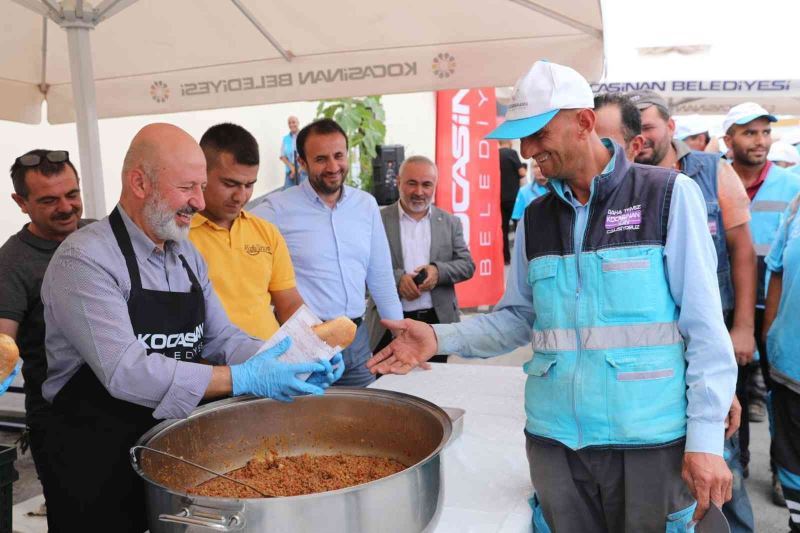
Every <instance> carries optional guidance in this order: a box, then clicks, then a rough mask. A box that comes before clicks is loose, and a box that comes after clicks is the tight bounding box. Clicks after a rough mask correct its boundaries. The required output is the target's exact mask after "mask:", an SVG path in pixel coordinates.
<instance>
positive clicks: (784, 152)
mask: <svg viewBox="0 0 800 533" xmlns="http://www.w3.org/2000/svg"><path fill="white" fill-rule="evenodd" d="M767 159H769V160H770V161H785V162H787V163H793V164H795V165H800V154H798V153H797V149H796V148H795V147H794V146H792V145H791V144H789V143H787V142H786V141H775V142H774V143H772V146H771V147H770V149H769V154H767Z"/></svg>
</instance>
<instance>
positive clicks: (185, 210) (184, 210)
mask: <svg viewBox="0 0 800 533" xmlns="http://www.w3.org/2000/svg"><path fill="white" fill-rule="evenodd" d="M177 213H178V214H179V215H188V216H191V215H194V214H195V213H197V209H195V208H194V207H192V206H190V205H187V206H184V207H181V208H180V209H178V211H177Z"/></svg>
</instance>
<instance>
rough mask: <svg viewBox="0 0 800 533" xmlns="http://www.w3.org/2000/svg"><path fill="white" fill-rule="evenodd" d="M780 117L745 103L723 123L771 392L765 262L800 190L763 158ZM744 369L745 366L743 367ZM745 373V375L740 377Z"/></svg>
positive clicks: (776, 493) (743, 393) (745, 436)
mask: <svg viewBox="0 0 800 533" xmlns="http://www.w3.org/2000/svg"><path fill="white" fill-rule="evenodd" d="M777 120H778V119H777V118H775V117H774V116H773V115H771V114H770V113H769V112H768V111H767V110H766V109H764V108H763V107H761V106H760V105H758V104H756V103H754V102H745V103H743V104H739V105H737V106H734V107H732V108H731V109H730V111H728V114H727V115H726V116H725V120H724V121H723V125H722V127H723V130H724V131H725V137H724V141H725V145H726V146H728V147H730V150H731V153H732V155H733V168H734V170H735V171H736V173H737V174H738V175H739V179H741V180H742V184H743V185H744V187H745V190H746V191H747V195H748V197H749V198H750V214H751V219H750V233H751V234H752V236H753V246H754V247H755V250H756V256H757V261H758V275H757V278H756V281H757V289H756V309H755V337H756V345H757V348H758V354H759V364H760V367H761V373H762V374H763V376H764V382H765V384H766V386H767V389H770V388H771V381H770V377H769V354H768V353H767V349H766V345H765V343H764V342H763V336H762V331H763V324H764V303H765V298H766V282H767V269H766V263H765V261H764V260H765V258H766V256H767V255H768V254H769V251H770V248H771V246H772V244H773V242H774V240H775V237H776V235H777V232H778V227H779V226H780V218H781V214H782V213H783V211H784V210H785V209H786V207H787V206H788V205H789V202H791V201H792V199H793V198H794V197H795V195H797V193H798V192H800V176H797V175H795V174H793V173H791V172H788V171H787V170H785V169H783V168H781V167H779V166H778V165H775V164H773V163H772V162H771V161H769V159H768V158H767V155H768V153H769V149H770V147H771V145H772V127H771V123H772V122H776V121H777ZM745 368H748V367H743V369H745ZM742 374H744V375H742ZM748 378H749V375H748V374H747V373H746V372H743V373H740V376H739V382H740V386H739V387H738V388H737V394H738V396H739V401H740V402H741V403H742V432H741V435H740V440H741V451H742V460H743V462H744V463H746V461H747V460H748V459H749V450H748V448H749V429H748V425H749V420H748V415H747V413H748V412H749V407H750V398H749V395H748V393H747V388H746V387H742V386H741V384H742V383H747V381H748ZM772 490H773V497H772V498H773V501H774V502H775V503H778V504H782V503H783V496H782V494H781V487H780V484H779V483H778V480H777V478H776V477H775V475H774V474H773V480H772Z"/></svg>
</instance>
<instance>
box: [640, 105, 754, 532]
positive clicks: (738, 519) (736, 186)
mask: <svg viewBox="0 0 800 533" xmlns="http://www.w3.org/2000/svg"><path fill="white" fill-rule="evenodd" d="M630 97H631V99H632V100H633V101H634V102H635V104H636V106H637V107H638V108H639V111H640V113H641V120H642V135H643V136H644V138H645V139H646V143H645V149H643V150H642V151H641V152H640V153H639V156H638V157H637V158H636V161H637V162H639V163H644V164H647V165H656V166H659V167H664V168H674V169H675V170H677V171H678V172H681V173H682V174H684V175H686V176H689V177H690V178H692V180H694V182H695V183H697V185H698V186H699V187H700V191H701V192H702V193H703V199H704V200H705V202H706V211H707V214H708V230H709V233H710V234H711V240H712V241H713V242H714V249H715V250H716V252H717V283H718V285H719V294H720V298H721V301H722V312H723V316H724V317H725V324H726V325H727V326H728V328H729V330H730V336H731V341H732V342H733V352H734V355H735V357H736V362H737V363H738V364H739V365H741V366H740V368H741V370H740V372H739V377H740V378H742V380H741V382H737V393H738V394H740V395H741V394H743V392H740V391H739V389H744V388H745V386H746V383H747V381H745V379H746V378H748V377H749V376H750V370H749V367H748V365H749V364H750V363H751V362H752V360H753V353H754V351H755V337H754V336H753V330H754V318H753V315H754V311H753V310H754V308H755V297H756V254H755V251H754V250H753V239H752V237H751V235H750V225H749V222H750V200H749V199H748V198H747V193H746V192H745V190H744V186H743V185H742V182H741V180H739V176H737V175H736V172H734V171H733V168H732V167H731V165H730V164H728V163H727V162H725V161H722V159H721V158H720V154H719V153H714V154H711V153H707V152H702V151H699V150H697V149H691V148H690V147H689V145H688V144H687V143H685V142H684V141H682V140H680V139H679V138H678V137H679V136H680V135H678V134H677V126H676V121H675V118H673V117H672V116H671V115H670V110H669V106H668V105H667V102H666V101H665V100H664V99H663V98H662V97H661V95H659V94H658V93H655V92H653V91H638V92H635V93H632V94H631V95H630ZM690 125H692V124H691V122H690ZM694 131H696V130H694ZM735 409H737V411H738V409H739V406H738V405H736V406H735ZM746 416H747V413H743V417H746ZM746 430H747V426H745V429H744V430H743V431H742V432H741V433H742V434H741V435H735V436H733V437H732V439H730V440H726V442H725V446H726V452H727V453H726V454H725V457H726V458H727V463H728V467H729V468H730V469H731V473H732V474H733V476H734V487H735V489H734V492H733V498H732V499H731V501H730V502H728V503H727V504H725V506H724V507H723V509H722V510H723V512H724V513H725V516H726V517H727V518H728V522H729V523H730V524H732V527H733V529H734V531H735V533H743V532H751V531H753V529H754V526H753V511H752V508H751V506H750V501H749V498H748V496H747V492H746V490H745V489H744V484H743V483H741V478H742V477H746V475H745V472H746V470H745V469H746V468H747V463H748V461H749V455H746V454H747V449H748V447H747V445H748V443H749V441H750V438H749V437H750V436H749V433H747V434H745V431H746ZM740 442H741V447H742V449H743V452H742V455H743V456H744V460H742V457H741V456H740V453H739V449H740V448H739V446H740Z"/></svg>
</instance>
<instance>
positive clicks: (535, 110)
mask: <svg viewBox="0 0 800 533" xmlns="http://www.w3.org/2000/svg"><path fill="white" fill-rule="evenodd" d="M585 108H590V109H593V108H594V95H593V94H592V88H591V87H590V86H589V82H587V81H586V80H585V79H584V77H583V76H581V75H580V74H578V73H577V72H575V71H574V70H573V69H571V68H569V67H565V66H563V65H558V64H556V63H550V62H549V61H537V62H536V63H534V64H533V66H532V67H531V69H530V70H529V71H528V73H527V74H525V75H524V76H523V77H522V78H520V79H519V81H517V84H516V85H515V86H514V92H513V94H512V95H511V103H510V104H508V111H507V112H506V116H505V121H504V122H503V123H502V124H500V125H499V126H498V127H497V128H495V130H494V131H493V132H492V133H490V134H489V135H487V136H486V138H487V139H522V138H523V137H527V136H528V135H533V134H534V133H536V132H537V131H539V130H540V129H542V128H544V127H545V126H546V125H547V123H548V122H550V121H551V120H552V119H553V117H554V116H556V113H558V112H559V111H560V110H561V109H585Z"/></svg>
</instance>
